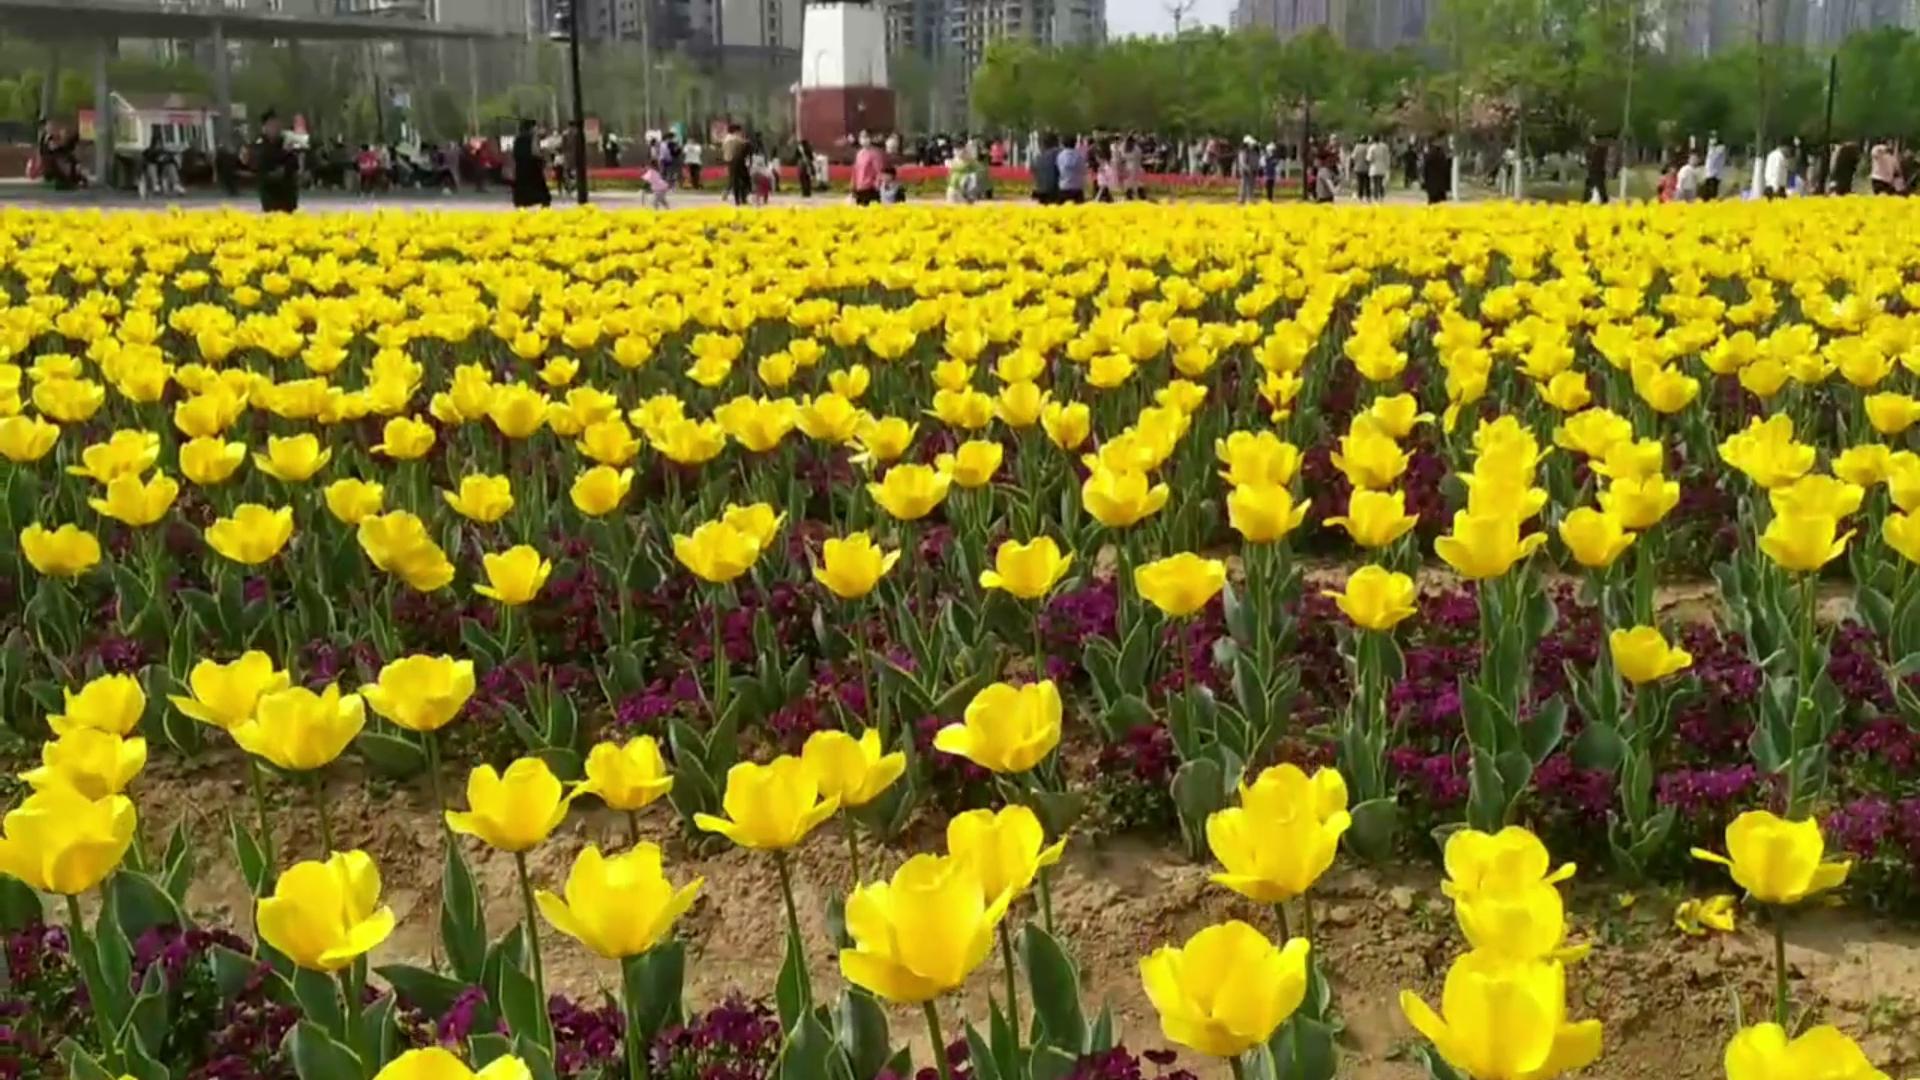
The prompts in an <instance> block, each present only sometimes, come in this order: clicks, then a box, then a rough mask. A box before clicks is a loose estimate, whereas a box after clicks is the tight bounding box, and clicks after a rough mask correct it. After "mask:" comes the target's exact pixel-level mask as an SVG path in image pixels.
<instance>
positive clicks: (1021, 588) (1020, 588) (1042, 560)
mask: <svg viewBox="0 0 1920 1080" xmlns="http://www.w3.org/2000/svg"><path fill="white" fill-rule="evenodd" d="M1072 565H1073V556H1072V554H1066V555H1062V554H1061V553H1060V545H1059V544H1056V543H1054V542H1053V537H1051V536H1042V537H1039V538H1038V539H1035V540H1031V541H1029V542H1027V543H1024V544H1023V543H1021V542H1019V541H1018V540H1006V541H1002V542H1001V544H1000V547H999V548H998V549H996V550H995V551H994V555H993V569H991V570H982V571H980V587H981V588H983V589H1000V590H1002V591H1004V592H1006V593H1009V594H1011V595H1013V596H1017V597H1019V598H1020V599H1022V600H1038V599H1040V598H1041V597H1043V596H1045V595H1047V593H1049V592H1051V591H1053V587H1054V586H1055V585H1058V584H1060V579H1061V578H1063V577H1065V576H1066V575H1067V570H1068V569H1069V568H1070V567H1072Z"/></svg>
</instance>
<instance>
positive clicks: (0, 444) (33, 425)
mask: <svg viewBox="0 0 1920 1080" xmlns="http://www.w3.org/2000/svg"><path fill="white" fill-rule="evenodd" d="M58 441H60V427H59V425H57V424H49V423H47V422H46V421H45V420H42V419H40V418H39V417H37V416H9V417H6V418H5V419H0V457H5V458H6V459H7V460H8V461H11V462H13V463H14V464H16V465H26V464H29V463H31V462H35V461H39V460H40V459H41V458H43V457H46V456H47V451H49V450H52V449H53V444H54V443H56V442H58Z"/></svg>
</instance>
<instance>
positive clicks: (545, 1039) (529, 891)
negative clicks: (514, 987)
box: [513, 851, 553, 1050]
mask: <svg viewBox="0 0 1920 1080" xmlns="http://www.w3.org/2000/svg"><path fill="white" fill-rule="evenodd" d="M513 868H514V871H515V872H516V873H518V874H519V876H520V902H521V904H522V905H524V906H525V907H526V909H527V951H528V952H529V953H530V954H531V955H532V957H533V996H534V1000H535V1001H536V1002H538V1004H539V1013H538V1016H537V1019H536V1022H535V1027H536V1028H537V1029H538V1030H537V1031H536V1032H535V1038H536V1040H538V1041H539V1043H540V1045H541V1046H543V1047H546V1048H547V1049H548V1050H551V1049H552V1048H553V1038H552V1036H550V1035H549V1034H548V1024H549V1023H550V1021H549V1020H548V1019H547V970H546V966H545V965H544V964H542V963H541V961H540V923H539V921H538V917H537V916H536V915H535V914H534V904H533V880H532V879H531V878H529V877H528V876H527V853H526V852H524V851H516V852H514V853H513Z"/></svg>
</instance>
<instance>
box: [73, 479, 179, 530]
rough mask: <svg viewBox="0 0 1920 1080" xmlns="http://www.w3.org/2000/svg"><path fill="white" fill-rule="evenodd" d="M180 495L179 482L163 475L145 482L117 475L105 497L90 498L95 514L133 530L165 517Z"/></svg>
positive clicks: (90, 504) (109, 485)
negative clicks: (128, 526) (97, 513)
mask: <svg viewBox="0 0 1920 1080" xmlns="http://www.w3.org/2000/svg"><path fill="white" fill-rule="evenodd" d="M179 494H180V482H179V481H178V480H175V479H174V478H173V477H171V476H168V475H166V474H165V473H156V474H154V477H153V479H151V480H148V481H147V482H145V483H141V482H140V478H139V477H137V476H119V477H115V478H114V480H113V481H112V482H111V483H109V484H108V485H107V493H106V497H105V498H98V497H96V498H90V499H88V500H87V505H88V506H91V507H93V508H94V510H95V511H97V512H99V513H101V514H103V515H105V516H107V517H110V518H112V519H114V520H115V521H118V522H120V523H121V524H123V525H131V526H133V527H134V528H136V529H138V528H144V527H145V526H148V525H151V524H153V523H154V522H156V521H159V520H160V519H161V518H163V517H166V516H167V510H168V509H170V508H171V507H172V506H173V500H174V499H175V498H176V497H178V496H179Z"/></svg>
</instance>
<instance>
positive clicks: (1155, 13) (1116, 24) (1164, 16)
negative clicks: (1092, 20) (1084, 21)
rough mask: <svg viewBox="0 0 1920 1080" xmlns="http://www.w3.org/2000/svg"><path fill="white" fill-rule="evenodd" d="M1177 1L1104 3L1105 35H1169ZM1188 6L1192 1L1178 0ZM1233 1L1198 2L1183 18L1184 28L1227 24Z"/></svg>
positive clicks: (1113, 0)
mask: <svg viewBox="0 0 1920 1080" xmlns="http://www.w3.org/2000/svg"><path fill="white" fill-rule="evenodd" d="M1175 2H1176V0H1107V32H1108V33H1109V34H1112V35H1113V36H1114V37H1121V36H1124V35H1127V34H1170V33H1172V32H1173V13H1172V11H1171V10H1170V8H1171V7H1172V6H1173V4H1174V3H1175ZM1180 2H1183V3H1191V2H1192V0H1180ZM1232 10H1233V0H1198V3H1195V4H1194V7H1193V10H1192V11H1190V12H1188V13H1187V15H1186V16H1185V23H1184V25H1186V26H1197V25H1202V24H1210V25H1213V26H1225V25H1227V13H1228V12H1230V11H1232Z"/></svg>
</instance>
